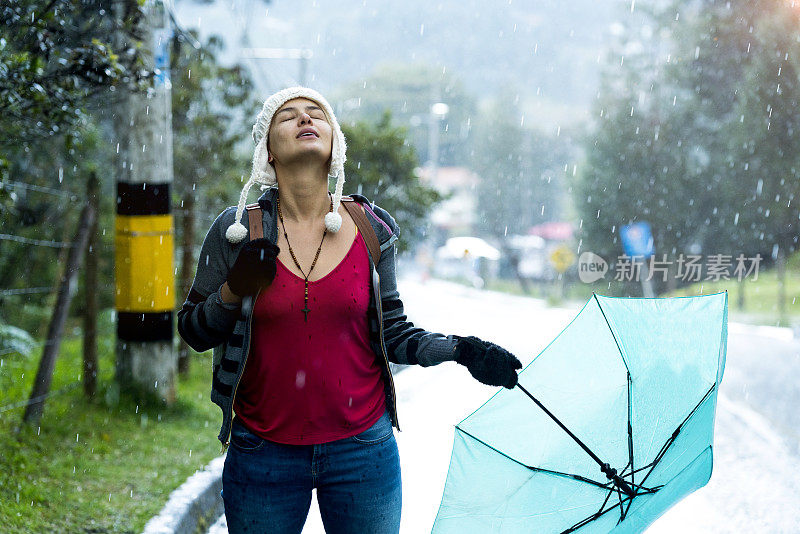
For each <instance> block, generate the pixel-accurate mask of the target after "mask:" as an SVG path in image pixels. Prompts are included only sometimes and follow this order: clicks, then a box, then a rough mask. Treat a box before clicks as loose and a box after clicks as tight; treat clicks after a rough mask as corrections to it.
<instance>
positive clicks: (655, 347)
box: [433, 293, 728, 534]
mask: <svg viewBox="0 0 800 534" xmlns="http://www.w3.org/2000/svg"><path fill="white" fill-rule="evenodd" d="M727 317H728V295H727V293H717V294H713V295H706V296H698V297H678V298H656V299H631V298H613V297H606V296H602V295H594V296H593V297H592V298H591V299H590V300H589V301H588V302H587V303H586V305H584V307H583V308H582V309H581V311H580V312H579V313H578V315H577V316H576V317H575V318H574V319H573V320H572V322H570V324H569V325H567V327H566V328H565V329H564V330H563V331H562V332H561V333H560V334H559V335H558V336H557V337H556V338H555V339H554V340H553V341H552V342H551V343H550V344H549V345H548V346H547V347H546V348H545V349H544V350H543V351H542V352H541V353H540V354H539V355H538V356H537V357H536V358H535V359H534V360H533V361H532V362H531V363H530V364H529V365H528V366H527V367H526V368H525V369H523V370H522V371H521V372H520V374H519V384H518V386H517V387H516V388H515V389H512V390H508V389H501V390H500V391H499V392H498V393H497V394H495V395H494V396H493V397H492V398H490V399H489V400H488V401H487V402H486V403H485V404H484V405H483V406H481V407H480V408H478V409H477V410H476V411H475V412H473V413H472V414H471V415H469V416H468V417H467V418H466V419H464V420H463V421H461V422H460V423H458V425H456V432H455V439H454V444H453V453H452V457H451V461H450V468H449V471H448V473H447V480H446V482H445V488H444V494H443V496H442V503H441V505H440V507H439V512H438V514H437V516H436V521H435V523H434V526H433V534H448V533H451V532H452V533H459V534H460V533H463V532H480V533H515V534H517V533H526V532H536V533H549V532H578V533H581V534H583V533H596V532H597V533H599V532H603V533H605V532H614V533H624V532H625V533H627V532H641V531H643V530H644V529H645V528H646V527H647V526H648V525H650V524H651V523H652V522H653V521H655V520H656V519H657V518H658V517H659V516H660V515H661V514H663V513H664V512H665V511H666V510H667V509H668V508H669V507H670V506H672V505H673V504H675V503H676V502H677V501H678V500H680V499H681V498H683V497H684V496H686V495H688V494H689V493H691V492H692V491H694V490H696V489H698V488H701V487H702V486H704V485H705V484H706V483H707V482H708V480H709V478H710V477H711V468H712V443H713V434H714V413H715V409H716V401H717V389H718V387H719V383H720V380H721V379H722V373H723V369H724V367H725V353H726V343H727Z"/></svg>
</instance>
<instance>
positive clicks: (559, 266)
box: [550, 244, 575, 274]
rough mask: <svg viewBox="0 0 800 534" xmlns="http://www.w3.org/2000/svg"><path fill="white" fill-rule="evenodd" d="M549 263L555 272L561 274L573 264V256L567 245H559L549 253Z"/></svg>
mask: <svg viewBox="0 0 800 534" xmlns="http://www.w3.org/2000/svg"><path fill="white" fill-rule="evenodd" d="M550 263H551V264H552V265H553V268H554V269H555V270H556V271H558V272H559V273H562V274H563V273H565V272H566V271H567V269H569V267H570V265H572V264H573V263H575V254H573V252H572V250H570V248H569V247H568V246H567V245H563V244H562V245H559V246H557V247H556V248H555V249H554V250H553V252H551V253H550Z"/></svg>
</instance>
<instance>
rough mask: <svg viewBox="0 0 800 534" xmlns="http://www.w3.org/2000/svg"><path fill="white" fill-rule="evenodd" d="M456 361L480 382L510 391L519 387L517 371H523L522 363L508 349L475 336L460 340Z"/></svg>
mask: <svg viewBox="0 0 800 534" xmlns="http://www.w3.org/2000/svg"><path fill="white" fill-rule="evenodd" d="M455 361H456V362H457V363H460V364H461V365H463V366H465V367H466V368H467V369H468V370H469V372H470V374H471V375H472V376H473V377H474V378H475V379H476V380H478V381H479V382H482V383H484V384H488V385H490V386H503V387H507V388H508V389H512V388H513V387H514V386H516V385H517V371H516V370H517V369H522V363H521V362H520V361H519V360H518V359H517V358H516V356H514V355H513V354H511V353H510V352H508V351H507V350H506V349H504V348H503V347H500V346H497V345H495V344H494V343H489V342H488V341H483V340H482V339H478V338H477V337H474V336H469V337H459V338H458V342H457V343H456V349H455Z"/></svg>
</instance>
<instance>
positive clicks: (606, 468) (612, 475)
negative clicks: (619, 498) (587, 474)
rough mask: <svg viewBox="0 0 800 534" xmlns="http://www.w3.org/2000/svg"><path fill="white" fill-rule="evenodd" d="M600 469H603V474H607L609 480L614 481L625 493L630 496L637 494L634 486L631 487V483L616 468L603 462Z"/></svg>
mask: <svg viewBox="0 0 800 534" xmlns="http://www.w3.org/2000/svg"><path fill="white" fill-rule="evenodd" d="M600 471H602V472H603V474H604V475H605V476H607V477H608V479H609V480H611V481H613V482H614V485H615V486H617V487H618V488H619V489H620V490H622V492H623V493H625V494H626V495H628V496H629V497H635V496H636V492H634V491H633V488H631V487H630V485H629V484H628V483H627V482H625V481H624V480H623V479H622V477H620V476H619V475H618V474H617V470H616V469H614V468H613V467H611V466H610V465H608V464H603V466H602V467H601V468H600Z"/></svg>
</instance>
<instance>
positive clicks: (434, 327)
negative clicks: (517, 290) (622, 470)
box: [210, 278, 800, 534]
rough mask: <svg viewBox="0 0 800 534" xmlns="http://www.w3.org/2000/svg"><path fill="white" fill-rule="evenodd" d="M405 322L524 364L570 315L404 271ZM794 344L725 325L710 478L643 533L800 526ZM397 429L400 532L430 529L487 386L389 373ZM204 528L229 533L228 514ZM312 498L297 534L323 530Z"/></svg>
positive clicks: (799, 346)
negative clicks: (460, 431)
mask: <svg viewBox="0 0 800 534" xmlns="http://www.w3.org/2000/svg"><path fill="white" fill-rule="evenodd" d="M399 290H400V295H401V298H402V299H403V302H404V303H405V310H406V314H407V315H408V317H409V320H411V321H413V322H414V323H415V324H416V325H417V326H421V327H423V328H425V329H427V330H430V331H435V332H442V333H447V334H462V335H475V336H478V337H481V338H483V339H487V340H490V341H494V342H496V343H498V344H500V345H502V346H504V347H505V348H507V349H508V350H510V351H511V352H513V353H514V354H516V355H517V356H518V357H519V358H520V360H522V362H523V364H527V363H528V362H530V361H531V360H532V359H533V358H534V357H535V356H536V355H537V354H538V353H539V352H540V351H541V350H542V349H543V348H544V347H545V346H546V345H547V343H548V342H549V341H550V340H551V339H552V338H554V337H555V336H556V335H557V334H558V333H559V332H560V331H561V330H562V329H563V328H564V326H566V324H567V323H568V322H569V321H570V319H572V317H574V315H575V314H576V313H577V311H578V309H579V306H578V307H570V308H548V307H547V306H546V305H545V304H544V303H543V302H542V301H541V300H537V299H531V298H524V297H516V296H510V295H504V294H500V293H494V292H482V291H479V290H475V289H471V288H466V287H463V286H460V285H456V284H451V283H447V282H442V281H437V280H429V281H428V282H426V283H424V284H423V283H421V282H419V281H417V280H414V279H410V278H408V279H403V280H401V281H400V283H399ZM798 380H800V343H799V342H798V341H797V340H794V339H791V337H790V335H787V331H786V330H782V329H774V328H764V327H762V328H756V327H749V326H746V325H738V324H731V325H730V328H729V336H728V357H727V364H726V370H725V375H724V377H723V382H722V387H721V390H720V396H719V402H718V409H717V420H716V427H715V451H714V456H715V460H714V473H713V475H712V477H711V481H710V482H709V483H708V485H707V486H705V487H704V488H702V489H700V490H698V491H697V492H695V493H693V494H692V495H690V496H689V497H687V498H686V499H684V500H683V501H681V502H680V503H678V504H677V505H676V506H674V507H673V508H671V509H670V510H669V511H667V513H666V514H665V515H664V516H662V517H661V518H660V519H659V520H658V521H656V523H655V524H654V525H653V526H651V527H650V529H648V531H647V532H648V533H649V534H664V533H667V532H676V531H681V532H682V534H690V533H698V534H699V533H734V532H736V533H739V532H770V533H783V532H785V533H792V532H800V527H798V525H800V482H798V480H797V473H798V472H800V440H798V437H799V436H800V433H799V432H798V429H800V425H799V424H798V423H800V410H798V409H797V406H798V404H799V403H800V388H798V387H797V386H796V385H795V384H796V382H797V381H798ZM396 386H397V389H398V409H399V419H400V427H401V429H402V432H399V433H396V435H397V441H398V445H399V448H400V456H401V464H402V472H403V518H402V525H401V533H403V534H412V533H413V534H417V533H421V532H430V528H431V525H432V523H433V519H434V518H435V516H436V511H437V509H438V505H439V501H440V499H441V492H442V488H443V487H444V480H445V476H446V474H447V468H448V465H449V461H450V451H451V447H452V440H453V427H454V425H455V424H456V423H458V422H459V421H460V420H461V419H463V418H464V417H466V416H467V415H469V414H470V413H471V412H472V411H473V410H475V409H476V408H478V407H479V406H480V405H481V404H482V403H483V402H484V401H485V400H486V399H488V398H489V397H490V396H491V395H492V393H493V392H494V391H495V389H494V388H490V387H488V386H483V385H481V384H479V383H477V382H476V381H474V380H473V379H472V378H471V377H470V376H469V374H468V373H467V371H466V370H465V369H464V368H462V367H461V366H458V365H456V364H454V363H449V362H448V363H445V364H442V365H439V366H435V367H431V368H420V367H410V368H408V369H406V370H404V371H403V372H401V373H399V374H398V375H397V377H396ZM210 532H212V533H214V534H222V533H224V532H227V529H226V528H225V522H224V517H222V518H220V520H219V521H218V522H217V523H216V524H215V525H214V526H213V527H212V528H211V530H210ZM322 532H323V529H322V524H321V521H320V519H319V512H318V510H317V509H316V501H315V500H314V502H313V503H312V510H311V512H310V514H309V518H308V520H307V522H306V526H305V529H304V530H303V533H304V534H318V533H322Z"/></svg>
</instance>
